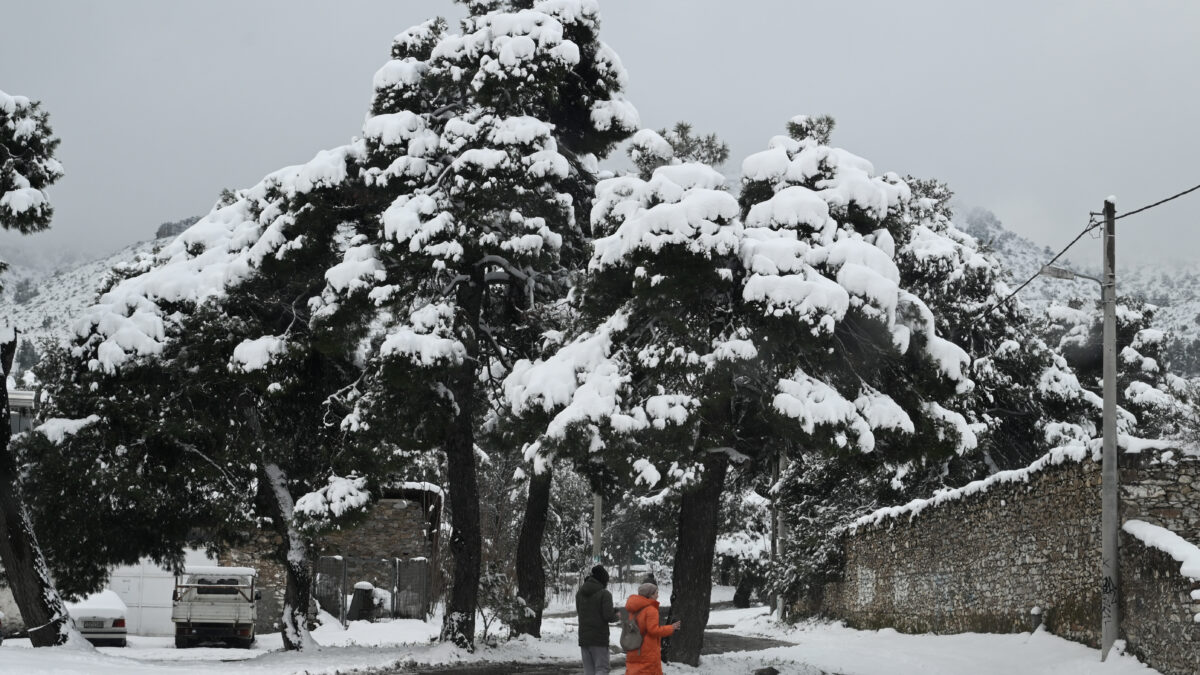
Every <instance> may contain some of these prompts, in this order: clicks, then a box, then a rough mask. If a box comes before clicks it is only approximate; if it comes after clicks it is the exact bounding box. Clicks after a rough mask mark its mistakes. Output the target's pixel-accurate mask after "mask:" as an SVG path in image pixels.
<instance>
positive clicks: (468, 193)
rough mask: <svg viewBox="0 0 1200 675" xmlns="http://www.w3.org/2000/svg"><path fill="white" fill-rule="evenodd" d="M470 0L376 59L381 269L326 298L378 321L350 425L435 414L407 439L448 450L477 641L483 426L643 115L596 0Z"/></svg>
mask: <svg viewBox="0 0 1200 675" xmlns="http://www.w3.org/2000/svg"><path fill="white" fill-rule="evenodd" d="M467 5H468V9H469V12H470V13H469V15H468V16H467V18H466V19H464V21H463V24H462V31H461V33H459V34H449V33H447V32H446V31H445V26H444V23H443V22H440V21H433V22H428V23H425V24H422V25H420V26H417V27H415V28H413V29H410V30H409V31H406V32H405V33H402V34H401V35H400V36H398V37H397V39H396V42H395V45H394V47H393V60H392V61H390V62H389V63H388V64H386V65H385V66H384V67H383V68H381V69H380V71H379V72H378V73H377V74H376V77H375V89H376V95H375V101H374V103H373V105H372V116H371V117H370V118H368V120H367V122H366V124H365V126H364V132H365V135H366V137H367V142H368V160H367V165H368V168H366V170H365V172H364V178H365V182H366V185H367V186H368V187H369V188H370V189H372V190H375V191H377V192H378V193H379V194H383V195H387V196H388V197H389V198H390V201H389V204H388V205H387V207H386V209H381V211H380V213H379V214H378V218H379V220H378V221H375V222H371V221H367V222H362V223H360V226H361V229H360V230H359V233H361V234H363V235H365V236H366V237H367V240H368V241H369V242H370V243H371V244H374V245H375V247H376V248H375V251H376V256H375V257H372V258H371V260H370V261H367V260H366V259H359V260H358V262H359V263H361V264H362V265H364V267H362V269H364V270H368V269H369V270H370V273H369V274H364V275H363V276H362V277H361V279H362V283H359V284H356V285H348V286H346V287H345V288H343V289H331V290H330V292H329V293H327V308H328V309H327V312H326V316H327V317H328V319H329V320H330V321H336V320H338V317H339V316H342V315H344V313H346V312H350V313H356V312H358V311H361V310H360V308H366V311H368V312H372V313H373V314H374V316H375V317H376V318H377V321H376V322H375V325H376V326H377V327H378V329H379V331H378V333H377V338H376V340H375V342H374V343H373V345H372V348H371V349H372V351H371V352H370V354H369V356H370V358H371V361H370V364H369V366H368V371H367V375H366V377H365V378H364V381H363V384H362V391H363V392H364V393H363V396H362V397H361V398H360V399H359V401H358V405H357V407H356V411H355V412H354V413H353V414H352V415H350V416H349V418H348V421H347V423H348V425H349V426H350V427H352V428H356V429H359V430H363V431H365V432H367V433H370V430H371V429H372V428H374V427H376V426H377V423H378V420H380V419H381V418H386V417H394V416H396V415H400V416H402V417H408V418H409V419H413V420H421V421H420V422H419V423H416V424H414V425H413V426H412V427H411V428H410V429H408V430H406V431H405V432H404V433H403V434H402V435H401V436H400V437H399V439H398V442H402V443H403V444H404V445H405V446H406V447H409V448H414V449H421V450H427V451H434V450H436V451H441V452H444V453H445V456H446V466H447V473H448V478H449V508H450V516H451V524H452V529H453V534H452V535H451V538H450V546H449V549H450V553H451V555H452V556H453V558H454V561H455V565H454V581H453V584H452V587H451V589H450V594H449V599H448V603H447V611H446V617H445V624H444V626H443V638H444V639H448V640H453V641H454V642H455V643H457V644H460V645H463V646H470V645H472V643H473V638H474V612H475V607H476V604H477V597H478V585H479V563H480V537H479V513H478V512H479V503H478V490H477V479H476V465H475V464H476V460H475V445H476V442H477V433H476V429H477V428H478V427H479V426H480V424H481V422H482V420H483V419H484V416H485V414H486V412H487V406H488V404H489V400H490V399H491V398H492V397H493V395H494V391H495V390H496V389H497V388H498V386H499V380H500V378H501V377H503V375H504V372H505V371H506V369H507V367H508V365H509V363H510V362H511V360H512V358H513V357H514V356H519V355H522V354H523V353H526V352H528V351H529V350H531V349H533V348H534V347H535V346H536V342H537V336H538V335H539V334H540V333H541V332H542V324H541V321H540V319H539V314H540V312H539V311H538V308H539V307H541V306H543V305H545V304H548V303H553V302H555V301H556V300H557V299H558V298H560V297H561V296H562V295H564V294H565V292H566V288H567V281H568V277H569V273H570V269H571V267H572V265H573V264H574V262H573V261H577V260H580V259H582V256H583V252H584V251H585V245H584V244H585V241H586V235H587V233H586V231H585V230H584V228H583V227H581V225H580V222H581V221H584V219H583V218H581V217H578V216H577V215H576V214H577V212H580V213H582V212H581V211H579V210H580V209H581V208H584V209H586V206H587V197H588V195H589V194H590V192H591V185H592V184H593V182H594V178H593V177H592V172H593V170H594V165H595V160H596V157H598V156H603V155H604V154H605V153H607V152H608V151H609V150H610V149H611V148H612V147H613V145H614V144H615V143H617V142H618V141H620V140H621V139H623V138H624V137H626V136H627V135H628V134H630V133H631V132H632V131H633V130H634V129H635V128H636V126H637V118H636V112H635V111H634V110H633V108H632V106H630V105H629V104H628V103H627V102H625V101H624V99H622V98H621V97H620V93H619V92H620V90H621V88H622V86H623V84H624V77H625V76H624V71H623V70H622V69H621V67H620V64H619V61H618V60H617V59H616V57H615V55H614V54H613V53H612V52H611V50H609V49H608V48H607V47H606V46H605V45H603V43H601V42H599V40H598V31H599V18H598V10H597V5H596V3H595V2H594V1H593V0H569V1H562V0H546V1H544V2H469V3H467ZM380 225H382V227H380ZM367 266H369V267H367ZM533 486H534V487H535V489H534V490H531V494H530V498H529V499H530V505H529V506H528V507H527V511H528V512H530V513H531V515H532V520H533V521H538V522H532V523H531V528H530V533H529V535H528V536H522V542H523V543H522V545H521V546H519V549H518V557H519V559H520V561H519V563H518V565H517V571H518V577H519V578H518V581H519V587H520V590H521V593H522V597H524V598H525V600H526V603H527V604H528V606H529V607H530V608H531V609H532V610H534V611H535V612H536V613H537V614H538V615H540V609H541V604H542V598H543V597H544V596H543V595H542V594H543V593H544V576H543V574H542V573H541V552H540V541H541V532H542V530H543V529H544V521H545V505H544V504H545V500H540V495H544V494H548V491H549V487H550V482H549V476H546V477H545V479H544V480H535V481H533ZM539 500H540V501H539ZM527 571H528V572H529V576H527V577H522V575H525V574H526V572H527ZM534 626H536V618H535V623H534ZM526 630H528V629H526ZM532 630H536V628H533V629H532Z"/></svg>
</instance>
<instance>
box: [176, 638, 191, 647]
mask: <svg viewBox="0 0 1200 675" xmlns="http://www.w3.org/2000/svg"><path fill="white" fill-rule="evenodd" d="M191 646H192V641H191V640H190V639H189V638H186V637H184V636H182V635H176V636H175V648H176V649H187V648H188V647H191Z"/></svg>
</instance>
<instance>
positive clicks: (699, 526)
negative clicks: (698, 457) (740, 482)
mask: <svg viewBox="0 0 1200 675" xmlns="http://www.w3.org/2000/svg"><path fill="white" fill-rule="evenodd" d="M703 464H704V476H703V477H702V478H701V480H700V483H699V484H698V485H696V486H695V487H694V488H692V489H691V490H688V491H686V492H684V493H683V498H682V500H681V501H680V504H679V542H678V544H677V545H676V548H675V571H674V575H673V576H672V590H671V613H670V617H669V619H668V621H671V622H674V621H681V622H683V623H682V625H681V626H680V628H679V630H678V631H676V632H675V634H674V635H672V636H671V638H670V641H671V646H670V651H669V653H668V654H667V658H668V659H669V660H671V661H674V662H679V663H686V664H688V665H689V666H698V665H700V649H701V648H702V647H703V646H704V627H705V626H707V625H708V609H709V598H710V596H711V595H712V567H713V551H714V550H715V549H716V545H717V525H718V516H719V515H720V507H721V490H722V489H723V488H724V486H725V472H726V470H727V469H728V468H729V455H727V454H725V453H723V452H718V453H712V454H710V455H708V456H707V457H706V458H705V459H704V462H703Z"/></svg>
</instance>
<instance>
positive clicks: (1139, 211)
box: [1097, 185, 1200, 225]
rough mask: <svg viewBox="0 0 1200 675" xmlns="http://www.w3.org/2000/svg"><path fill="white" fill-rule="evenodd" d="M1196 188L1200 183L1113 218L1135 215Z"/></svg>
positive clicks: (1198, 188)
mask: <svg viewBox="0 0 1200 675" xmlns="http://www.w3.org/2000/svg"><path fill="white" fill-rule="evenodd" d="M1196 190H1200V185H1196V186H1194V187H1190V188H1188V189H1186V190H1184V191H1183V192H1180V193H1179V194H1177V195H1171V196H1170V197H1167V198H1166V199H1161V200H1159V201H1157V202H1154V203H1153V204H1147V205H1146V206H1143V207H1142V208H1140V209H1134V210H1133V211H1126V212H1125V213H1122V214H1120V215H1119V216H1117V217H1116V218H1113V220H1120V219H1122V218H1124V217H1126V216H1132V215H1133V214H1135V213H1141V212H1142V211H1149V210H1150V209H1152V208H1154V207H1156V206H1161V205H1163V204H1166V203H1167V202H1169V201H1171V200H1172V199H1179V198H1180V197H1182V196H1184V195H1186V194H1189V193H1192V192H1195V191H1196ZM1097 225H1099V223H1097Z"/></svg>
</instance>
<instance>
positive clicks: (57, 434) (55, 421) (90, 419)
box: [34, 415, 100, 445]
mask: <svg viewBox="0 0 1200 675" xmlns="http://www.w3.org/2000/svg"><path fill="white" fill-rule="evenodd" d="M99 421H100V416H99V415H88V416H87V417H85V418H83V419H79V420H71V419H64V418H61V417H55V418H52V419H48V420H46V421H45V422H43V423H42V424H41V425H39V426H38V427H37V428H36V429H34V431H36V432H38V433H40V434H42V435H43V436H45V437H46V439H47V440H48V441H50V442H51V443H53V444H55V445H58V444H60V443H62V442H63V440H64V439H65V438H66V437H67V436H74V435H75V434H77V433H79V432H80V431H81V430H83V428H84V427H87V426H89V425H92V424H95V423H96V422H99Z"/></svg>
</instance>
